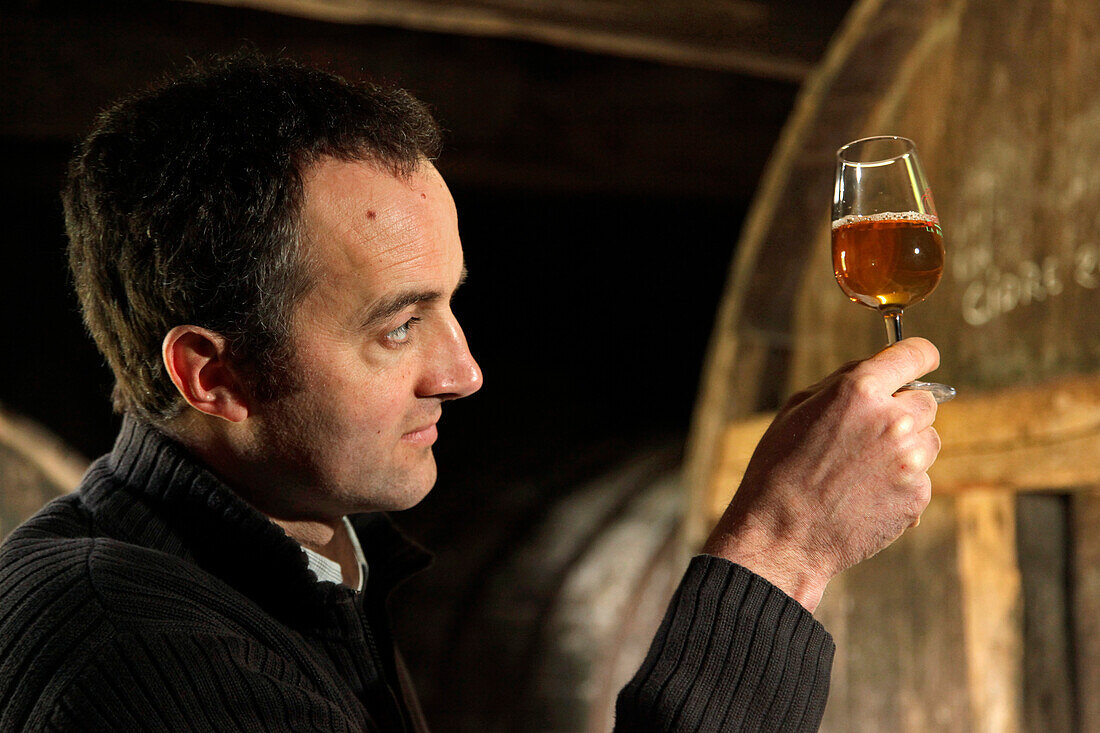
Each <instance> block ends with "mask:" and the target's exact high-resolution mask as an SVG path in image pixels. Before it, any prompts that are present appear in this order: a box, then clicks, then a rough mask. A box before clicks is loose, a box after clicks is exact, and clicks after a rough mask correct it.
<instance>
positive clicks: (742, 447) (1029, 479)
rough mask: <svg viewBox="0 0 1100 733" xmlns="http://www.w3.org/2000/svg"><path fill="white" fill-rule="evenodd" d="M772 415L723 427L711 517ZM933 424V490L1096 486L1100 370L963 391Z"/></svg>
mask: <svg viewBox="0 0 1100 733" xmlns="http://www.w3.org/2000/svg"><path fill="white" fill-rule="evenodd" d="M774 417H775V416H774V414H764V415H756V416H753V417H750V418H747V419H745V420H741V421H738V422H735V423H732V424H730V425H729V426H727V427H726V428H725V431H724V434H723V436H722V440H721V443H720V448H719V457H718V461H717V468H716V470H715V472H714V473H713V475H712V477H711V480H710V482H709V488H708V490H706V491H704V492H703V494H704V495H706V496H708V497H710V498H709V500H707V501H706V513H707V515H708V516H709V519H710V520H711V521H712V522H713V521H716V520H717V518H718V517H719V516H721V513H722V512H723V511H724V510H725V507H726V505H727V504H728V503H729V499H730V498H731V497H732V496H733V492H734V491H735V490H736V488H737V485H738V484H739V483H740V481H741V477H742V476H743V475H744V472H745V468H746V467H747V466H748V462H749V459H750V458H751V457H752V452H753V450H754V449H755V447H756V444H757V443H758V442H759V441H760V438H761V436H763V434H764V431H765V430H766V429H767V427H768V425H769V424H771V421H772V419H773V418H774ZM936 430H937V432H939V434H940V438H941V439H942V441H943V449H942V450H941V451H940V456H939V459H938V460H937V461H936V463H935V465H933V466H932V468H931V470H930V471H929V475H930V476H931V478H932V490H933V492H934V493H936V494H956V493H960V492H964V491H968V490H973V489H982V488H989V489H997V490H1001V491H1010V492H1020V491H1049V490H1059V491H1063V490H1077V489H1084V488H1089V487H1091V486H1095V485H1097V484H1100V460H1097V456H1100V375H1091V376H1077V377H1067V378H1063V379H1058V380H1054V381H1050V382H1046V383H1043V384H1038V385H1031V386H1024V387H1016V388H1011V389H1005V390H999V391H997V392H993V393H988V394H967V392H966V390H965V389H963V390H962V391H961V394H960V396H959V397H958V398H957V399H955V400H954V401H953V402H949V403H947V404H944V405H941V406H940V409H939V413H938V415H937V417H936ZM693 536H694V535H693Z"/></svg>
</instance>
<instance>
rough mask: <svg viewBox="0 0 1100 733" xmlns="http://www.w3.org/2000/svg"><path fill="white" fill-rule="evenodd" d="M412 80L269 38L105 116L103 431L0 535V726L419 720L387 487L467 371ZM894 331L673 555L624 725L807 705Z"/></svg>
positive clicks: (91, 201)
mask: <svg viewBox="0 0 1100 733" xmlns="http://www.w3.org/2000/svg"><path fill="white" fill-rule="evenodd" d="M438 145H439V136H438V132H437V129H436V127H435V124H434V122H433V121H432V120H431V117H430V116H429V115H428V113H427V112H426V111H425V109H424V108H423V106H422V105H420V104H419V103H418V102H416V101H415V100H414V99H412V98H411V97H410V96H409V95H407V94H405V93H403V92H399V91H392V90H384V89H379V88H375V87H369V86H357V85H352V84H348V83H347V82H344V81H343V80H340V79H338V78H335V77H332V76H329V75H327V74H324V73H321V72H318V71H314V70H311V69H306V68H302V67H300V66H297V65H295V64H292V63H289V62H281V61H268V60H265V59H263V58H259V57H256V56H249V55H245V56H241V57H237V58H232V59H228V60H224V61H217V62H212V63H211V64H209V65H208V66H207V67H205V68H199V69H196V70H194V71H193V72H190V73H188V74H185V75H183V76H181V77H179V78H177V79H174V80H172V81H169V82H166V83H165V84H162V85H160V86H159V87H157V88H155V89H154V90H151V91H148V92H145V93H142V94H139V95H137V96H134V97H132V98H130V99H127V100H124V101H122V102H121V103H119V104H117V105H115V106H114V107H112V108H111V109H109V110H107V111H106V112H105V113H104V114H103V115H102V116H101V117H100V119H99V120H98V121H97V125H96V128H95V130H94V131H93V132H92V133H91V135H89V137H88V138H87V140H85V142H84V144H83V145H82V147H81V149H80V151H79V153H78V155H77V156H76V158H75V159H74V161H73V163H72V165H71V168H70V175H69V182H68V186H67V189H66V192H65V207H66V220H67V227H68V230H69V235H70V263H71V267H72V270H73V275H74V281H75V283H76V288H77V292H78V294H79V296H80V300H81V306H82V309H83V312H84V317H85V322H86V323H87V325H88V328H89V330H90V332H91V333H92V335H93V337H94V338H95V340H96V343H97V345H98V346H99V348H100V350H101V351H102V352H103V354H104V356H105V357H106V359H107V361H108V363H109V364H110V366H111V368H112V370H113V371H114V374H115V376H116V387H115V393H114V400H115V404H116V407H117V409H119V410H120V411H122V412H123V413H124V414H125V419H124V424H123V428H122V430H121V432H120V435H119V437H118V440H117V443H116V446H115V448H114V450H113V451H112V453H111V454H109V455H108V456H104V457H103V458H101V459H100V460H99V461H97V462H96V463H95V464H94V465H93V466H92V468H91V469H90V470H89V472H88V474H87V475H86V477H85V479H84V481H83V483H82V484H81V487H80V489H79V491H78V492H77V493H75V494H72V495H69V496H66V497H63V498H61V499H59V500H57V501H54V502H52V503H51V504H50V505H48V506H47V507H45V508H44V509H43V510H42V511H41V512H39V514H38V515H36V516H35V517H34V518H32V519H31V520H29V521H28V522H27V523H26V524H24V525H23V526H22V527H20V528H19V529H17V530H16V531H15V532H14V533H13V534H12V535H11V536H10V538H9V539H8V540H7V542H6V543H5V544H4V547H3V549H2V551H0V603H2V605H0V701H2V709H0V729H3V730H23V729H27V730H54V729H56V730H77V729H89V730H188V731H190V730H215V731H225V730H295V731H297V730H324V731H343V730H349V731H350V730H385V731H391V730H397V731H399V730H423V729H425V724H424V721H423V719H422V716H421V714H420V712H419V710H418V708H417V705H416V701H415V697H414V695H413V693H412V688H411V685H410V684H409V681H408V677H407V674H406V672H405V669H404V665H403V663H402V661H401V658H400V655H399V654H398V653H397V651H396V649H395V647H394V644H393V641H392V639H391V637H390V632H389V626H388V622H387V613H386V607H385V601H386V597H387V595H388V593H389V590H390V589H391V588H392V587H393V586H394V585H395V584H396V583H398V582H400V581H401V580H402V579H403V578H404V577H406V576H407V575H408V574H409V573H411V572H413V571H415V570H417V569H419V568H421V567H423V565H424V554H423V552H422V551H420V550H419V549H417V548H416V547H414V546H413V545H411V544H410V543H408V542H407V541H406V540H404V539H403V538H402V537H401V536H400V535H399V534H398V533H397V532H396V530H395V529H394V528H393V526H392V525H391V524H390V523H389V521H388V520H387V519H386V515H385V514H384V512H387V511H393V510H399V509H404V508H406V507H410V506H413V505H414V504H416V503H417V502H418V501H420V500H421V499H422V498H423V497H424V496H425V495H426V494H427V492H428V491H429V490H430V489H431V487H432V485H433V483H434V481H435V464H434V461H433V458H432V452H431V447H432V444H433V443H434V441H435V439H436V422H437V421H438V419H439V417H440V414H441V410H442V406H443V404H444V403H445V402H447V401H449V400H453V399H457V398H460V397H464V396H467V395H469V394H472V393H473V392H475V391H476V390H477V389H478V388H479V387H480V385H481V379H482V375H481V372H480V370H479V368H478V365H477V363H476V362H475V361H474V359H473V357H472V356H471V354H470V351H469V349H468V348H467V344H466V341H465V338H464V336H463V333H462V329H461V328H460V326H459V324H458V322H457V321H456V319H455V317H454V315H453V313H452V312H451V310H450V300H451V298H452V296H453V295H454V293H455V290H456V289H457V288H458V287H459V285H460V284H461V282H462V280H463V277H464V275H465V266H464V261H463V253H462V247H461V243H460V241H459V237H458V230H457V223H456V213H455V208H454V203H453V201H452V199H451V196H450V194H449V192H448V190H447V187H446V184H445V183H444V182H443V180H442V178H441V177H440V175H439V173H438V172H437V171H436V169H435V168H434V166H433V165H432V162H431V160H432V158H433V157H434V156H435V155H436V153H437V151H438ZM937 359H938V355H937V353H936V351H935V349H934V348H933V347H932V346H931V345H930V344H928V343H927V342H923V341H920V340H909V341H906V342H902V343H901V344H899V345H898V346H895V347H893V348H891V349H889V350H887V351H884V352H882V353H880V354H878V355H876V356H875V357H872V358H871V359H869V360H867V361H864V362H861V363H855V364H849V365H847V366H845V367H843V368H842V369H841V370H840V371H838V372H837V373H835V374H834V375H832V376H830V377H829V378H827V379H826V380H824V381H823V382H822V383H820V384H819V385H816V386H815V387H813V388H812V389H810V390H808V391H806V392H804V393H802V394H800V395H799V396H797V397H795V398H794V399H793V400H792V401H791V402H790V403H789V404H788V405H787V407H786V408H784V410H783V411H782V412H781V414H780V416H779V417H778V418H777V419H776V421H775V424H774V425H773V426H772V428H771V429H770V430H769V431H768V433H767V435H766V436H765V437H764V439H763V440H762V442H761V444H760V447H759V448H758V450H757V453H756V455H755V456H754V458H753V461H752V463H751V465H750V468H749V471H748V473H747V475H746V476H745V480H744V483H743V485H742V486H741V488H740V490H739V491H738V492H737V495H736V499H735V500H734V502H733V503H732V504H731V506H730V508H729V510H728V511H727V512H726V514H725V516H724V517H723V519H722V520H721V522H720V524H719V526H718V528H717V529H716V530H715V533H714V535H713V536H712V537H711V539H710V540H709V542H708V543H707V547H706V548H705V549H706V554H703V555H700V556H699V557H697V558H695V559H693V561H692V563H691V565H690V567H689V568H688V570H687V572H686V574H685V577H684V580H683V582H682V584H681V586H680V589H679V590H678V591H677V594H676V597H675V598H674V599H673V602H672V604H671V605H670V608H669V612H668V615H667V616H666V619H665V622H664V624H663V625H662V627H661V630H660V631H659V632H658V634H657V637H656V638H655V639H654V642H653V645H652V648H651V650H650V653H649V656H648V657H647V659H646V661H645V662H644V664H643V665H642V667H641V668H640V669H639V671H638V673H637V675H636V676H635V678H634V680H632V682H631V683H630V684H629V685H628V686H627V687H626V688H625V689H624V690H623V692H622V694H621V695H620V698H619V704H618V712H617V715H618V718H617V723H616V725H617V727H618V728H619V729H621V730H722V729H729V730H736V729H740V728H743V727H750V728H753V729H757V728H759V729H764V730H803V729H814V728H816V726H817V724H818V722H819V720H820V718H821V714H822V711H823V708H824V703H825V696H826V693H827V689H828V674H829V666H830V664H831V659H832V642H831V640H830V639H829V637H828V634H827V633H826V632H825V631H824V629H823V628H822V627H821V626H820V624H818V623H817V622H816V621H815V620H814V619H813V617H812V615H811V612H812V611H813V609H814V608H815V606H816V605H817V602H818V601H819V600H820V598H821V593H822V591H823V589H824V587H825V584H826V583H827V582H828V580H829V579H830V578H831V577H833V576H834V575H835V574H836V573H838V572H840V571H841V570H843V569H844V568H846V567H848V566H850V565H852V564H853V563H855V562H858V561H860V560H861V559H863V558H865V557H867V556H869V555H871V554H873V553H874V552H876V551H877V550H879V549H881V548H882V547H883V546H885V545H886V544H888V543H889V542H891V541H892V540H893V539H894V538H896V537H897V536H899V535H900V534H901V533H902V532H903V531H904V529H905V528H906V527H907V526H909V525H910V524H912V523H914V522H915V521H916V520H917V519H918V518H919V515H920V512H921V510H922V509H923V507H924V506H925V504H926V503H927V501H928V498H929V483H928V476H927V473H926V470H927V468H928V466H929V465H930V464H931V462H932V461H933V460H934V458H935V455H936V453H937V452H938V449H939V440H938V438H937V437H936V434H935V431H934V430H933V429H932V428H931V423H932V420H933V417H934V415H935V404H934V402H932V400H931V398H930V397H929V396H928V395H926V394H923V393H917V392H899V393H897V394H895V390H897V389H898V388H899V387H900V386H901V385H903V384H904V383H905V382H908V381H909V380H911V379H914V378H916V377H918V376H921V375H922V374H924V373H925V372H927V371H929V370H931V369H933V368H935V366H936V364H937Z"/></svg>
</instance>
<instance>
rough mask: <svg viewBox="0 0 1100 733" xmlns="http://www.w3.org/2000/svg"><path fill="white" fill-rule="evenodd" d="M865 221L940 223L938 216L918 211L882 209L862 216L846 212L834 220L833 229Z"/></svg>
mask: <svg viewBox="0 0 1100 733" xmlns="http://www.w3.org/2000/svg"><path fill="white" fill-rule="evenodd" d="M865 221H870V222H875V221H913V222H918V223H920V224H939V223H940V219H939V217H938V216H933V215H932V214H922V213H920V212H919V211H884V212H882V213H881V214H871V215H870V216H864V215H863V214H848V216H844V217H841V218H839V219H837V220H836V221H834V222H833V229H834V230H835V229H840V228H841V227H846V226H849V225H851V224H856V223H859V222H865Z"/></svg>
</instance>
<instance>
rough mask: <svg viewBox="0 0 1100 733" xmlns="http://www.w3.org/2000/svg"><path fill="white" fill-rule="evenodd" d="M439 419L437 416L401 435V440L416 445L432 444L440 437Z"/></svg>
mask: <svg viewBox="0 0 1100 733" xmlns="http://www.w3.org/2000/svg"><path fill="white" fill-rule="evenodd" d="M438 421H439V418H438V417H436V418H434V419H433V420H432V421H431V422H428V423H425V424H424V425H421V426H420V427H418V428H414V429H413V430H410V431H409V432H407V433H405V434H404V435H402V436H401V440H403V441H405V442H408V443H413V444H414V445H431V444H432V443H434V442H435V440H436V438H438V437H439V430H438V428H436V422H438Z"/></svg>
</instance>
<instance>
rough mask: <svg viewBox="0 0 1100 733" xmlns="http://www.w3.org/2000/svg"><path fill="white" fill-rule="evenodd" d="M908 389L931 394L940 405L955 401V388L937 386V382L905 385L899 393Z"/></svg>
mask: <svg viewBox="0 0 1100 733" xmlns="http://www.w3.org/2000/svg"><path fill="white" fill-rule="evenodd" d="M906 389H919V390H921V391H922V392H931V393H932V396H933V397H935V398H936V402H938V403H942V402H949V401H951V400H953V399H955V388H954V387H949V386H947V385H946V384H937V383H936V382H910V383H909V384H906V385H903V386H902V388H901V389H899V390H898V392H901V391H902V390H906Z"/></svg>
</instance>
